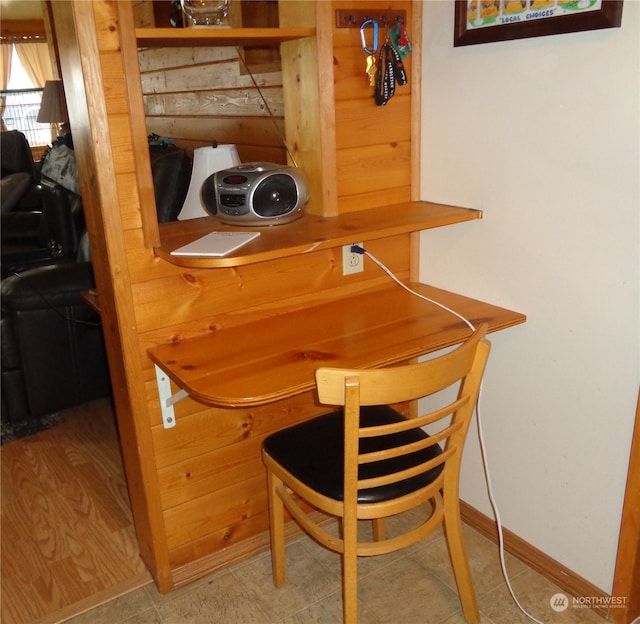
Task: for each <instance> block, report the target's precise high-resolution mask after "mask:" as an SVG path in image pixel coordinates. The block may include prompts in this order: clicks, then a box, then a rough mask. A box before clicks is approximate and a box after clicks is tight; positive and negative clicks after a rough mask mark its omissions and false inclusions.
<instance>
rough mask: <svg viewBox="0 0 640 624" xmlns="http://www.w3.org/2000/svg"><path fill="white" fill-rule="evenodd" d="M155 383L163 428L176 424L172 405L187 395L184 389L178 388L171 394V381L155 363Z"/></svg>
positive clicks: (169, 427)
mask: <svg viewBox="0 0 640 624" xmlns="http://www.w3.org/2000/svg"><path fill="white" fill-rule="evenodd" d="M155 369H156V383H157V385H158V396H159V397H160V410H161V411H162V424H163V426H164V428H165V429H171V428H172V427H175V426H176V415H175V412H174V409H173V406H174V405H175V404H176V403H177V402H178V401H180V400H182V399H184V398H185V397H187V396H189V393H188V392H187V391H186V390H178V392H176V393H175V394H171V381H170V380H169V376H168V375H167V374H166V373H165V372H164V371H163V370H162V369H161V368H160V367H159V366H158V365H157V364H156V365H155Z"/></svg>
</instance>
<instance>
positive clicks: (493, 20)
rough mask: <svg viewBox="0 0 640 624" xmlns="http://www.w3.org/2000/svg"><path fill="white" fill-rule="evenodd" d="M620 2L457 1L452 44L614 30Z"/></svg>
mask: <svg viewBox="0 0 640 624" xmlns="http://www.w3.org/2000/svg"><path fill="white" fill-rule="evenodd" d="M621 20H622V0H456V3H455V32H454V39H453V45H454V46H464V45H473V44H476V43H488V42H490V41H506V40H508V39H526V38H528V37H541V36H543V35H557V34H560V33H570V32H578V31H581V30H596V29H599V28H615V27H618V26H620V22H621Z"/></svg>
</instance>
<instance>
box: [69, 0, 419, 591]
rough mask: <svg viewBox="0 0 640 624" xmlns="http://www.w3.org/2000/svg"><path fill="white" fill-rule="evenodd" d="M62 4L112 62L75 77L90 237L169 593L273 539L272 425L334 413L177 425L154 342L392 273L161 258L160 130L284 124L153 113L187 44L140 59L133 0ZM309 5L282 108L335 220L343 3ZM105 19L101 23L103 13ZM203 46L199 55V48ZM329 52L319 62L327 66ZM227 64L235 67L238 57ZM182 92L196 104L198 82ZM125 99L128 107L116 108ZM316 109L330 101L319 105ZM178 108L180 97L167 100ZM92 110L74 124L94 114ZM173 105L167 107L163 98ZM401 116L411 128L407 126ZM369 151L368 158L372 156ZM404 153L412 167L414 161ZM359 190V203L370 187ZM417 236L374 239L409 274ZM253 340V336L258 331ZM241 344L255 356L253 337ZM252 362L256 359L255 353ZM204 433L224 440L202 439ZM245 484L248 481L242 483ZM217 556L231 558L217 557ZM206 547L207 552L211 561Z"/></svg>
mask: <svg viewBox="0 0 640 624" xmlns="http://www.w3.org/2000/svg"><path fill="white" fill-rule="evenodd" d="M56 4H57V3H56ZM60 4H61V5H67V4H68V5H69V6H72V7H73V10H74V12H75V15H76V18H77V16H78V15H80V14H81V15H82V18H81V19H80V20H77V21H76V23H75V31H77V32H79V33H84V32H85V31H86V32H87V33H89V34H90V35H91V36H92V37H94V41H93V46H94V48H96V49H95V50H94V51H93V52H87V54H89V55H91V54H93V57H92V59H91V62H93V63H94V64H95V63H98V67H96V66H95V65H91V62H90V63H89V64H88V65H87V64H85V67H84V68H83V71H84V72H85V73H84V74H78V71H77V68H71V67H69V62H70V61H69V59H70V58H71V55H70V54H69V53H67V67H66V70H65V72H66V76H65V78H66V77H67V76H69V77H70V76H75V80H73V82H74V83H75V82H76V81H77V80H78V77H79V80H80V83H84V84H85V85H90V87H89V92H88V93H87V97H86V98H84V99H83V98H79V100H78V101H79V103H78V104H77V107H78V109H77V110H80V112H81V114H82V115H85V116H86V117H87V118H89V117H90V118H91V122H87V132H86V133H85V134H83V129H82V128H80V129H79V134H78V138H79V142H80V145H79V151H78V152H77V153H78V155H79V157H80V159H81V160H82V158H85V159H87V160H88V161H90V163H89V165H90V166H91V167H92V169H91V171H92V173H91V175H89V176H87V175H85V174H84V173H83V174H82V177H83V184H85V185H90V184H91V185H95V187H93V188H92V189H91V192H93V193H94V195H95V197H96V202H97V203H96V206H95V209H94V210H93V213H92V215H91V217H90V218H89V221H90V234H91V236H92V245H94V258H96V260H95V262H96V266H97V275H96V278H97V280H98V289H99V292H100V300H101V304H102V305H103V306H104V313H103V320H104V324H105V328H106V334H107V340H108V349H109V359H110V364H112V376H113V379H114V388H115V395H116V406H117V413H118V421H119V428H120V433H121V439H122V446H123V452H124V455H125V464H126V468H127V476H128V481H129V488H130V493H131V499H132V507H133V510H134V518H135V519H136V530H137V534H138V539H139V542H140V547H141V551H142V554H143V558H144V560H145V562H146V563H147V565H148V566H149V568H150V570H151V572H152V574H153V575H154V577H155V579H156V582H157V584H158V586H159V588H160V590H161V591H166V590H168V589H170V588H171V587H172V586H173V585H174V583H175V582H176V579H182V580H183V579H185V578H192V576H193V574H205V573H207V572H208V571H210V569H211V567H212V566H217V565H218V562H219V561H227V560H229V559H228V558H229V557H233V556H235V555H231V554H230V547H231V546H233V548H232V549H231V550H232V551H233V552H234V553H239V554H246V553H251V552H253V551H255V548H258V547H263V546H264V544H266V541H265V540H266V537H265V536H264V535H259V534H260V533H262V532H266V530H267V527H268V518H267V514H266V498H265V488H264V474H263V473H261V472H258V468H259V465H260V463H259V461H260V460H259V458H258V457H256V454H255V450H256V449H257V447H258V446H259V441H260V440H261V438H262V437H263V436H264V435H266V432H268V431H271V430H273V429H274V428H277V427H279V426H284V425H285V424H287V423H289V422H297V420H298V419H302V418H305V417H308V416H309V414H310V413H313V412H314V410H317V409H320V408H317V407H315V406H314V405H313V398H312V397H311V396H309V395H305V396H304V397H300V398H299V399H297V400H295V401H294V400H292V401H291V402H288V403H284V404H282V405H279V406H277V407H276V406H272V407H271V408H269V407H265V408H259V409H255V410H236V411H233V412H230V413H229V412H227V411H225V410H217V409H214V408H209V407H206V406H202V405H200V404H198V403H196V402H195V401H192V400H191V399H185V400H183V401H181V402H180V403H178V404H177V405H176V416H177V425H176V427H175V428H174V429H171V430H165V429H163V428H162V426H161V415H160V409H159V400H158V396H157V389H156V388H155V382H154V371H153V366H152V364H151V361H150V360H149V358H148V357H147V354H146V349H147V348H148V347H149V346H152V345H153V344H159V343H167V342H172V341H177V340H181V339H182V338H184V337H190V336H194V335H200V334H206V333H208V332H213V331H216V329H217V328H219V327H223V326H229V325H237V324H244V323H249V322H253V321H256V320H257V319H260V318H262V317H264V316H265V315H272V314H278V313H281V312H282V311H284V310H287V309H298V308H304V307H305V306H309V305H311V304H312V303H314V302H320V301H327V300H329V299H333V298H335V297H338V296H341V295H342V294H345V293H353V292H359V291H361V290H366V289H370V288H372V287H376V286H378V285H380V284H383V283H386V282H387V280H388V279H389V278H388V277H387V276H386V275H384V274H383V273H382V272H381V271H380V269H379V268H378V267H376V266H374V265H373V264H372V263H370V262H367V261H366V260H365V271H364V273H362V274H359V275H355V276H348V277H347V278H345V277H343V276H342V268H341V251H340V249H339V248H336V249H331V250H324V251H321V252H313V253H309V254H305V255H302V256H299V257H296V258H283V259H278V260H272V261H268V262H263V263H258V264H254V265H248V266H245V267H238V268H233V269H198V270H190V269H189V270H186V269H182V268H180V267H177V266H174V265H171V264H169V263H167V262H165V261H163V260H160V259H158V258H156V257H155V256H154V255H153V250H152V249H151V247H150V241H151V240H152V239H153V238H154V236H155V231H156V229H157V223H156V219H155V206H154V202H153V201H152V199H151V198H150V197H149V188H151V187H150V186H149V183H148V181H149V179H150V178H149V176H150V167H149V162H148V150H147V141H146V133H147V132H149V131H157V130H151V128H159V129H162V132H158V134H163V135H165V136H174V137H175V138H179V139H180V140H181V141H184V142H185V143H187V144H190V145H196V144H197V143H198V142H199V141H204V142H205V143H206V141H207V140H211V139H216V138H218V139H219V137H220V132H219V129H220V128H222V129H223V133H224V132H227V133H228V134H225V135H224V136H225V139H226V138H227V137H229V139H237V137H238V136H239V135H242V133H243V132H248V131H254V130H255V129H256V128H262V129H263V130H264V132H263V133H262V134H260V133H255V134H256V136H255V137H254V138H253V142H254V144H256V145H257V144H260V145H261V146H262V147H265V148H271V147H274V144H273V143H272V144H270V143H269V141H271V140H272V139H273V137H274V136H276V135H277V133H274V132H273V130H271V134H269V135H268V137H267V134H268V133H267V131H266V127H267V125H268V124H271V125H272V126H273V124H272V123H271V120H269V119H268V118H267V117H265V116H264V115H263V116H262V117H259V118H258V117H250V118H248V119H244V118H243V119H242V120H240V119H239V118H238V117H237V115H225V116H224V117H225V119H224V120H223V119H221V118H222V117H223V116H222V115H218V114H215V115H211V114H207V115H206V116H203V117H197V116H194V115H193V112H194V110H196V109H193V108H191V109H190V114H189V115H184V116H181V117H180V118H178V119H170V118H169V117H168V116H164V115H162V116H159V117H154V116H149V115H148V114H147V113H148V111H146V112H145V111H144V107H143V97H144V92H143V89H142V86H141V85H142V84H143V83H144V80H145V75H144V74H145V72H146V74H147V76H146V78H147V79H148V80H149V82H148V83H147V84H148V85H151V86H149V89H150V90H149V92H148V93H146V95H152V96H153V97H154V98H155V97H156V96H160V95H163V96H164V95H169V93H170V90H168V89H167V88H166V83H164V82H163V80H164V79H162V80H161V79H160V78H159V77H158V76H156V75H153V76H152V73H153V72H157V71H158V70H159V69H160V68H165V69H168V68H171V67H176V68H177V67H180V66H181V65H180V64H182V63H184V62H185V60H184V59H185V56H184V53H180V54H174V53H173V52H172V53H171V54H169V55H167V56H166V57H165V58H164V59H161V60H159V56H158V55H159V53H158V52H155V51H152V50H145V51H143V52H140V54H138V52H137V48H136V44H135V38H134V32H133V25H132V23H133V17H132V12H131V11H132V9H131V4H130V3H127V2H118V3H112V2H109V1H108V0H100V1H98V2H93V3H83V2H81V0H73V1H72V2H71V3H66V2H61V3H60ZM83 5H84V6H83ZM309 8H311V5H310V4H309V3H306V2H288V1H285V2H283V3H282V6H281V23H283V22H282V19H284V20H285V22H286V20H287V19H294V18H295V16H296V15H301V16H303V18H304V20H306V21H310V20H311V21H316V23H317V24H318V25H322V28H320V31H319V34H318V37H317V38H315V39H314V38H309V39H305V40H301V41H300V42H296V43H293V44H291V45H290V44H289V43H287V44H283V46H282V58H283V72H282V76H283V83H284V84H285V86H286V89H284V94H283V99H282V102H283V106H284V111H285V118H286V130H287V136H288V137H289V138H290V139H293V144H292V146H291V147H292V151H293V152H294V153H295V154H297V155H300V157H301V158H302V159H303V160H304V163H305V164H308V165H309V167H310V169H309V171H310V172H311V174H312V175H311V179H312V182H313V183H316V184H319V185H320V186H319V188H320V190H319V191H318V195H317V197H318V198H320V200H321V201H320V204H321V205H317V209H318V210H319V212H320V213H321V214H324V215H331V214H335V212H336V210H337V208H338V206H337V203H336V199H337V194H336V190H337V188H338V186H337V184H336V180H337V178H338V175H337V162H338V161H337V160H336V157H335V149H334V148H335V144H336V137H335V134H334V131H333V129H334V126H335V107H334V104H333V102H334V93H333V36H334V29H333V27H332V21H333V20H334V12H333V9H334V5H333V4H332V3H327V2H314V3H313V10H312V11H311V12H309V10H308V9H309ZM93 12H95V18H94V13H93ZM89 13H91V19H95V20H96V22H97V24H92V23H91V22H90V19H89V15H88V14H89ZM61 14H62V12H61ZM57 21H59V20H57ZM283 25H284V24H283ZM297 25H300V24H299V23H298V24H297ZM119 29H120V30H121V32H119ZM96 32H97V39H96ZM74 36H75V34H74ZM74 45H75V44H74ZM77 47H79V48H82V46H77ZM172 50H173V49H172ZM192 53H193V54H194V55H195V54H196V52H195V49H192ZM197 54H200V51H198V52H197ZM203 54H205V53H204V52H203ZM206 54H209V55H210V57H211V55H212V53H210V52H207V53H206ZM122 56H124V57H126V59H123V58H122ZM160 56H161V55H160ZM210 57H209V58H210ZM200 58H203V57H200ZM216 58H221V57H219V56H218V57H216ZM132 59H134V60H132ZM320 59H322V62H320V69H318V66H317V64H316V63H317V62H319V61H320ZM176 63H178V65H175V64H176ZM78 64H79V63H78ZM172 64H174V65H172ZM205 64H206V63H205ZM213 64H214V65H216V64H217V65H219V66H221V67H222V66H225V67H227V68H228V66H229V64H228V63H225V62H224V61H223V62H221V63H220V62H218V61H215V62H214V63H213ZM79 65H80V64H79ZM140 66H142V67H143V75H142V78H141V76H140V74H139V68H140ZM207 67H208V65H207ZM172 79H173V78H172ZM322 79H326V80H328V81H330V84H326V83H324V82H322ZM133 80H136V81H137V82H138V87H139V88H138V87H135V86H134V87H131V85H130V84H129V83H130V82H131V81H133ZM141 80H142V82H141ZM202 87H203V92H205V95H204V97H205V98H208V97H209V92H208V85H207V84H206V81H205V83H203V84H202ZM320 87H322V88H320ZM234 88H235V87H234ZM179 93H180V95H179V98H182V97H183V94H184V92H182V91H180V92H179ZM327 94H328V95H327ZM314 95H315V96H317V97H314ZM111 96H113V101H109V102H108V103H107V102H106V100H109V98H110V97H111ZM201 96H202V94H201ZM297 98H302V100H299V99H297ZM250 99H251V98H247V100H248V101H249V100H250ZM81 100H82V101H81ZM148 101H150V100H148ZM157 101H158V102H161V100H160V99H159V100H157ZM181 101H182V100H181V99H179V100H178V102H181ZM195 101H197V100H195ZM300 101H303V102H304V103H305V104H304V106H302V105H300ZM309 102H310V103H311V104H310V105H307V104H308V103H309ZM315 103H319V104H318V105H317V107H316V105H315ZM174 104H175V100H174ZM367 104H368V102H367ZM189 105H190V104H189ZM341 105H342V104H341ZM350 105H351V102H350V101H345V102H344V109H345V110H349V107H350ZM154 106H155V104H154ZM162 106H163V107H166V106H167V104H166V101H164V102H163V103H162ZM398 108H399V109H400V108H401V106H400V103H399V104H398ZM405 109H406V107H405ZM77 110H75V111H74V112H75V114H74V119H73V120H72V122H73V121H75V120H76V119H77V118H78V115H79V114H80V113H78V112H77ZM176 111H177V109H175V110H174V112H176ZM290 111H293V114H292V115H290V114H289V112H290ZM160 112H162V113H165V112H167V110H166V109H165V108H163V109H162V110H161V111H160ZM217 112H220V111H217ZM208 113H211V111H208ZM349 115H351V119H352V120H353V119H354V118H355V114H354V112H353V109H351V110H350V112H349ZM194 120H197V123H196V124H194ZM145 122H146V125H145ZM342 123H343V125H344V127H346V126H347V125H348V124H347V122H346V118H345V120H343V122H342ZM72 125H73V123H72ZM397 125H398V129H401V128H404V130H402V132H405V133H406V120H404V119H403V120H402V121H401V122H400V121H399V122H398V124H397ZM194 128H195V129H194ZM165 130H167V132H165ZM168 130H173V131H174V132H168ZM209 132H211V134H210V135H207V133H209ZM234 132H235V134H233V133H234ZM75 137H76V130H75V127H74V139H75ZM309 138H311V139H313V140H311V141H310V140H309ZM393 139H394V136H393V134H387V135H385V141H384V142H383V143H382V147H381V145H379V144H373V145H372V146H369V145H366V147H365V146H364V145H358V144H357V142H354V141H353V139H352V136H351V135H350V134H347V133H345V140H346V141H348V142H349V150H355V151H354V152H353V153H354V154H355V153H357V151H358V150H366V153H367V156H366V157H367V159H369V158H370V156H371V153H376V154H380V156H381V158H383V159H384V158H386V159H390V156H389V150H390V148H389V145H390V144H391V143H393ZM395 139H396V142H397V145H396V146H395V147H393V148H392V149H399V148H398V147H397V146H398V145H401V146H404V145H405V143H406V144H408V143H407V141H406V140H399V139H398V138H397V137H396V138H395ZM316 140H317V143H316V142H315V141H316ZM223 142H236V143H237V141H236V140H223ZM351 143H353V144H351ZM370 150H373V152H371V151H370ZM385 150H386V151H385ZM364 153H365V152H361V153H360V157H361V158H362V157H364V156H363V154H364ZM393 153H394V154H395V153H397V152H393ZM345 154H346V152H345ZM341 158H343V159H344V162H345V164H348V165H349V167H351V169H352V172H353V171H354V169H357V167H360V168H361V169H362V167H361V165H359V164H358V163H356V162H355V161H356V159H355V158H351V161H350V157H349V156H347V155H341ZM305 159H306V160H305ZM392 160H393V159H392V158H391V159H390V162H391V161H392ZM98 162H99V165H98V164H97V163H98ZM403 162H404V166H405V167H406V160H404V161H403ZM391 164H392V165H393V163H391ZM87 171H88V169H87V170H85V173H86V172H87ZM402 180H404V179H402ZM403 184H404V181H403V182H401V185H403ZM401 188H404V186H402V187H401ZM407 188H408V186H407ZM393 193H395V194H396V195H397V194H398V191H397V189H391V190H390V189H388V188H385V187H384V186H381V187H379V188H378V190H377V200H378V201H380V199H381V198H387V199H388V198H389V197H391V196H392V194H393ZM373 195H374V194H373V193H371V196H370V197H366V201H365V203H366V202H367V201H371V202H374V204H373V205H376V204H375V198H374V197H373ZM365 196H366V194H365ZM347 197H348V198H349V199H348V201H349V202H350V201H351V200H352V199H353V201H354V203H355V201H356V198H355V196H354V197H353V198H352V197H351V196H347ZM387 203H393V202H387ZM359 207H360V208H361V207H362V204H360V206H359ZM410 240H411V235H408V234H407V235H402V236H395V237H391V238H388V239H380V240H375V241H370V242H369V243H367V248H368V249H370V250H371V251H372V252H373V253H375V255H376V256H378V257H380V258H381V259H382V260H383V261H384V262H386V263H387V264H389V265H390V267H391V268H392V270H393V271H394V272H395V273H397V274H398V275H400V276H402V277H408V275H409V270H410V265H411V251H410ZM168 300H170V301H171V305H170V306H167V301H168ZM252 339H253V338H252V337H251V336H248V340H249V341H251V340H252ZM238 348H239V350H241V349H242V345H239V346H238ZM238 357H242V353H241V351H240V352H239V353H238ZM203 431H210V432H211V434H210V435H202V432H203ZM241 475H244V476H243V477H241ZM240 478H242V484H240V483H239V482H236V481H235V480H236V479H240ZM232 484H233V486H232ZM260 545H261V546H260ZM216 551H219V552H218V554H214V553H216ZM199 557H202V558H203V562H197V561H195V559H197V558H199Z"/></svg>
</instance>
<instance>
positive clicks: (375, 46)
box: [360, 19, 378, 54]
mask: <svg viewBox="0 0 640 624" xmlns="http://www.w3.org/2000/svg"><path fill="white" fill-rule="evenodd" d="M369 24H373V49H370V48H368V47H367V42H366V39H365V33H364V30H365V28H366V27H367V26H369ZM360 38H361V39H362V49H363V50H364V51H365V52H366V53H367V54H375V53H376V51H377V50H378V22H377V21H376V20H374V19H366V20H364V22H362V25H361V26H360Z"/></svg>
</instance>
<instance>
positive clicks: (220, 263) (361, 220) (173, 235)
mask: <svg viewBox="0 0 640 624" xmlns="http://www.w3.org/2000/svg"><path fill="white" fill-rule="evenodd" d="M481 217H482V212H481V211H479V210H472V209H469V208H458V207H456V206H446V205H443V204H434V203H431V202H407V203H405V204H399V205H396V206H389V207H387V208H384V209H381V208H375V209H372V210H363V211H360V212H350V213H347V214H344V215H340V216H337V217H319V216H316V215H311V214H305V215H304V216H302V217H301V218H300V219H298V220H297V221H293V222H292V223H288V224H285V225H274V226H270V227H269V226H267V227H257V228H254V227H249V228H238V227H232V226H228V225H224V224H223V223H221V222H220V221H219V220H218V219H216V218H215V217H202V218H201V219H190V220H188V221H175V222H172V223H164V224H161V225H160V240H161V241H162V243H161V245H160V246H159V247H156V248H155V253H156V255H157V256H158V257H160V258H162V259H164V260H166V261H167V262H171V263H172V264H176V265H178V266H183V267H189V268H216V267H232V266H242V265H246V264H253V263H255V262H264V261H265V260H275V259H277V258H285V257H287V256H294V255H298V254H305V253H310V252H313V251H320V250H323V249H331V248H333V247H341V246H342V245H349V244H351V243H354V242H359V241H363V242H366V241H369V240H375V239H379V238H387V237H389V236H396V235H398V234H407V233H409V232H419V231H421V230H428V229H432V228H436V227H440V226H443V225H451V224H454V223H461V222H463V221H472V220H474V219H480V218H481ZM214 230H216V231H233V230H240V231H242V230H259V231H260V232H261V236H259V237H258V238H257V239H255V240H253V241H251V242H250V243H248V244H247V245H245V246H244V247H242V248H240V249H238V250H237V251H236V252H235V253H234V254H232V255H229V256H225V257H224V258H207V257H184V256H180V257H178V256H172V255H171V252H172V251H173V250H174V249H177V248H178V247H181V246H182V245H186V244H187V243H189V242H191V241H193V240H196V239H197V238H200V237H201V236H204V235H205V234H208V233H209V232H212V231H214Z"/></svg>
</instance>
